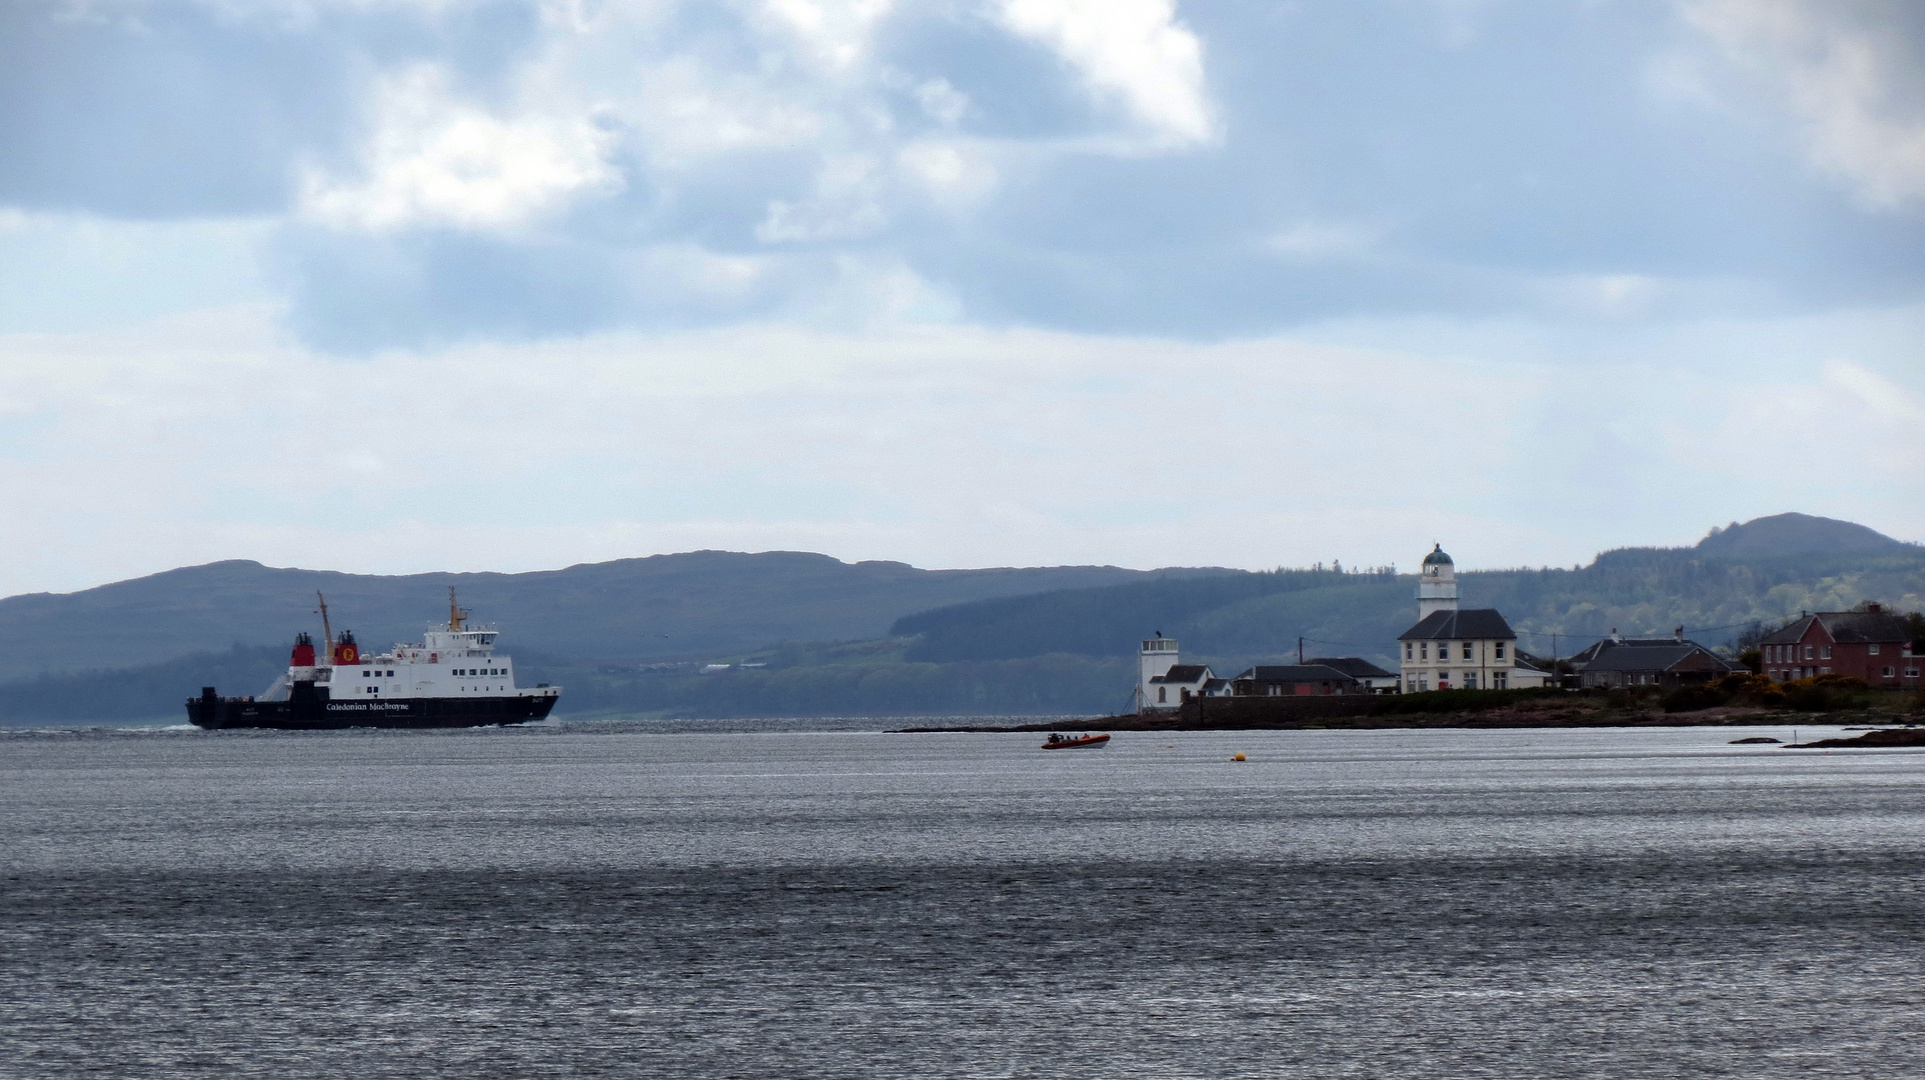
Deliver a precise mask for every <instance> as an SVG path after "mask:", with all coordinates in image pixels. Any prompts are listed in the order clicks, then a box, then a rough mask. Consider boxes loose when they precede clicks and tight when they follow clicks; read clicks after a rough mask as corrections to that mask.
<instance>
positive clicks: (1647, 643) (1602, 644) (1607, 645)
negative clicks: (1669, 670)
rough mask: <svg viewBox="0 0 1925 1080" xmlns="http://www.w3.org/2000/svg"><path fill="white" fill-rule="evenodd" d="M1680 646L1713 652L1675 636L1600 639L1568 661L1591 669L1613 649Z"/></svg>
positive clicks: (1574, 665)
mask: <svg viewBox="0 0 1925 1080" xmlns="http://www.w3.org/2000/svg"><path fill="white" fill-rule="evenodd" d="M1679 645H1689V646H1692V647H1693V648H1698V649H1704V651H1705V652H1710V651H1711V650H1710V649H1709V648H1707V647H1706V646H1705V645H1704V644H1702V643H1701V642H1696V641H1692V640H1691V639H1690V638H1682V639H1680V638H1678V637H1675V636H1673V637H1659V638H1618V639H1613V638H1599V639H1598V640H1596V641H1593V642H1592V643H1590V644H1589V645H1586V646H1585V647H1584V648H1582V649H1580V650H1578V651H1577V653H1576V654H1574V655H1572V656H1571V657H1569V658H1568V659H1569V660H1570V662H1571V666H1572V667H1574V668H1585V667H1589V666H1590V665H1591V664H1593V663H1596V662H1597V658H1598V657H1600V656H1603V655H1604V654H1605V653H1607V652H1610V651H1612V650H1613V649H1670V648H1675V647H1677V646H1679ZM1614 670H1622V669H1614ZM1630 670H1633V671H1641V670H1647V669H1644V668H1632V669H1630Z"/></svg>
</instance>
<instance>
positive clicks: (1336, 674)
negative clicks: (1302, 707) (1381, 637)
mask: <svg viewBox="0 0 1925 1080" xmlns="http://www.w3.org/2000/svg"><path fill="white" fill-rule="evenodd" d="M1385 674H1389V672H1385ZM1246 680H1248V681H1251V682H1266V683H1291V682H1356V681H1357V680H1355V679H1353V678H1351V677H1350V676H1348V675H1345V674H1344V673H1343V672H1341V671H1338V670H1337V669H1336V668H1333V667H1329V666H1327V665H1324V664H1258V665H1257V666H1256V667H1253V668H1251V669H1250V670H1248V671H1245V672H1244V673H1243V674H1241V675H1238V676H1237V678H1236V681H1237V682H1244V681H1246Z"/></svg>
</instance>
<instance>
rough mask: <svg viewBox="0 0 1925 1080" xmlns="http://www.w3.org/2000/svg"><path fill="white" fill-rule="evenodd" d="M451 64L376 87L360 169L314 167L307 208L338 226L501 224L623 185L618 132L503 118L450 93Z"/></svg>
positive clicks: (553, 120) (583, 122)
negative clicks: (353, 173) (616, 164)
mask: <svg viewBox="0 0 1925 1080" xmlns="http://www.w3.org/2000/svg"><path fill="white" fill-rule="evenodd" d="M448 81H449V80H448V75H447V72H446V71H444V70H442V69H440V68H438V67H436V66H434V65H430V64H422V65H417V66H414V67H412V68H409V69H407V70H405V71H402V72H398V73H396V74H394V75H392V76H389V77H387V78H384V79H383V80H382V81H381V82H380V84H379V86H378V87H377V89H376V90H375V94H374V96H375V98H376V102H377V104H376V106H375V112H376V119H375V124H374V128H375V130H374V131H373V133H372V134H371V135H370V136H369V138H368V141H367V145H366V147H365V148H364V150H363V152H362V156H363V160H362V161H361V163H360V165H361V167H360V170H359V172H360V173H361V175H360V176H358V177H355V178H353V179H343V178H340V177H335V176H331V175H328V174H327V173H325V172H322V171H320V170H313V171H310V172H309V174H308V175H307V177H306V180H305V183H304V184H303V185H302V187H303V190H302V207H301V210H302V213H303V214H304V215H305V216H307V217H309V218H312V219H314V220H317V221H321V222H325V223H327V224H330V225H335V226H340V227H348V228H362V229H369V230H375V231H380V230H386V229H393V228H397V227H401V226H408V225H417V224H423V223H428V224H449V225H455V226H461V227H465V228H470V229H499V228H508V227H513V226H517V225H520V224H522V223H523V222H525V221H527V220H528V219H530V218H531V217H534V216H535V215H537V214H540V213H542V212H544V211H547V210H550V209H551V208H553V207H555V206H557V205H559V204H562V203H564V202H566V201H567V200H568V199H570V198H574V197H577V196H580V195H583V194H586V193H590V192H602V193H607V192H610V191H613V190H616V189H618V188H619V187H620V186H621V177H620V175H619V174H618V173H617V172H616V171H615V169H614V168H613V167H612V166H610V164H609V163H608V161H607V159H606V158H607V154H608V152H609V149H610V147H611V145H612V143H613V139H612V137H611V136H610V134H609V133H608V132H606V131H604V130H602V129H600V128H598V127H597V126H596V125H595V124H594V123H593V121H592V120H590V119H588V118H585V117H579V116H561V117H545V116H540V115H523V116H516V117H511V118H507V119H503V118H500V117H497V116H494V115H491V114H490V113H488V112H487V111H485V110H482V109H479V108H476V107H474V106H473V105H470V104H467V103H464V102H461V101H458V100H455V99H454V98H453V97H452V95H451V94H450V93H449V87H448Z"/></svg>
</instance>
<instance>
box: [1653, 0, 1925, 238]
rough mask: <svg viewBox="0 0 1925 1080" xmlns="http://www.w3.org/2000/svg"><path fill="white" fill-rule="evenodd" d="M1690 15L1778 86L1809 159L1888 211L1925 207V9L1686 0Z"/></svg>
mask: <svg viewBox="0 0 1925 1080" xmlns="http://www.w3.org/2000/svg"><path fill="white" fill-rule="evenodd" d="M1684 10H1685V13H1686V16H1687V18H1688V19H1689V20H1690V21H1691V22H1692V23H1693V24H1695V25H1696V26H1698V27H1700V28H1701V29H1703V30H1704V31H1705V32H1706V33H1708V34H1710V35H1711V36H1712V37H1713V38H1714V39H1716V40H1717V41H1718V42H1719V43H1720V44H1721V45H1722V46H1723V47H1724V48H1725V49H1726V50H1727V53H1728V55H1729V56H1730V57H1731V58H1732V59H1733V60H1734V61H1735V62H1737V63H1738V64H1740V65H1742V66H1744V67H1746V68H1748V69H1750V70H1751V71H1752V72H1753V73H1754V74H1756V75H1757V76H1758V77H1760V78H1762V79H1764V80H1766V81H1767V82H1773V83H1777V84H1778V85H1779V87H1780V88H1781V89H1782V92H1783V94H1784V95H1785V97H1786V98H1787V99H1788V100H1789V103H1790V106H1791V109H1792V111H1793V113H1794V114H1795V115H1796V116H1797V118H1798V120H1799V123H1800V125H1801V126H1802V127H1803V129H1804V135H1805V140H1806V146H1807V150H1808V152H1809V154H1810V156H1811V160H1812V161H1813V162H1814V163H1815V164H1816V165H1817V166H1818V167H1819V168H1821V169H1823V170H1825V171H1827V172H1831V173H1833V174H1836V175H1837V176H1839V177H1840V178H1842V179H1844V180H1845V181H1847V182H1848V183H1850V184H1851V185H1852V186H1853V187H1854V188H1855V189H1856V190H1857V191H1858V192H1859V193H1860V194H1861V195H1862V196H1863V197H1864V198H1865V199H1867V200H1868V201H1870V202H1871V203H1873V204H1875V205H1879V206H1884V207H1901V206H1908V205H1918V204H1920V203H1925V12H1921V10H1920V8H1919V7H1918V6H1917V5H1916V4H1912V3H1908V2H1905V0H1689V2H1687V3H1686V4H1685V5H1684Z"/></svg>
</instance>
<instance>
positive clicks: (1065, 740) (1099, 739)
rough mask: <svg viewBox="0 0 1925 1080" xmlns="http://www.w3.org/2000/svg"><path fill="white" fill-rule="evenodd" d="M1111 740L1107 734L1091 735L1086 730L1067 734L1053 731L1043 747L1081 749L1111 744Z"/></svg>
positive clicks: (1049, 748)
mask: <svg viewBox="0 0 1925 1080" xmlns="http://www.w3.org/2000/svg"><path fill="white" fill-rule="evenodd" d="M1109 741H1110V737H1109V736H1108V735H1107V734H1100V735H1091V734H1090V733H1089V732H1087V731H1086V732H1084V733H1083V734H1081V735H1065V734H1063V733H1062V732H1059V731H1052V732H1050V733H1049V738H1048V739H1047V740H1045V741H1044V742H1043V749H1045V750H1080V749H1084V748H1088V747H1097V746H1106V745H1108V744H1109Z"/></svg>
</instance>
